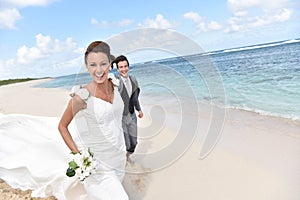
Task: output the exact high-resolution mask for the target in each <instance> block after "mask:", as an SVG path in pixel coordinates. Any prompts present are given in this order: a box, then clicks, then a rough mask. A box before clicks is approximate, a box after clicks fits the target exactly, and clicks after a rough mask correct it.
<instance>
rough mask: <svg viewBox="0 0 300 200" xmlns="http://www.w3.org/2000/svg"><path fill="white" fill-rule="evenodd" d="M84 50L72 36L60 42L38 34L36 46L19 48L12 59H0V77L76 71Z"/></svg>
mask: <svg viewBox="0 0 300 200" xmlns="http://www.w3.org/2000/svg"><path fill="white" fill-rule="evenodd" d="M83 51H84V49H83V48H80V47H78V46H77V44H76V43H75V42H74V41H73V39H72V38H66V39H65V40H64V41H60V40H58V39H53V38H51V37H50V36H44V35H42V34H38V35H36V43H35V45H34V46H30V47H29V46H26V45H23V46H22V47H20V48H19V49H18V51H17V55H16V58H15V59H8V60H1V59H0V79H8V78H22V77H45V76H59V75H64V74H71V73H76V72H78V68H79V67H80V66H82V65H83V63H84V62H83V53H84V52H83Z"/></svg>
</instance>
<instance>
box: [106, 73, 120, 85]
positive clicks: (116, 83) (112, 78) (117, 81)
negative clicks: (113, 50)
mask: <svg viewBox="0 0 300 200" xmlns="http://www.w3.org/2000/svg"><path fill="white" fill-rule="evenodd" d="M107 78H108V80H111V82H112V83H113V84H114V86H117V87H118V86H119V84H120V80H119V79H117V78H116V77H115V75H114V74H113V73H108V75H107Z"/></svg>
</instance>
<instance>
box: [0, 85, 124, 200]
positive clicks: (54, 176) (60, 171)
mask: <svg viewBox="0 0 300 200" xmlns="http://www.w3.org/2000/svg"><path fill="white" fill-rule="evenodd" d="M123 106H124V105H123V101H122V99H121V96H120V94H119V93H118V90H117V89H116V88H115V89H114V100H113V104H111V103H109V102H106V101H104V100H102V99H99V98H96V97H94V96H90V97H89V99H88V100H87V108H86V109H84V110H82V111H80V112H79V113H78V114H77V115H76V117H75V118H74V120H73V121H72V123H71V124H70V126H69V130H70V132H71V133H72V136H73V138H74V140H75V141H76V144H77V145H78V146H79V148H81V147H89V148H90V149H91V151H92V152H93V153H94V157H95V158H96V159H97V160H98V161H99V163H100V164H99V166H100V167H99V169H98V170H97V173H96V174H93V175H91V176H89V177H88V178H87V179H85V180H84V181H83V182H81V181H80V180H79V179H78V178H77V177H71V178H70V177H67V176H66V169H67V168H68V162H69V161H70V159H71V157H70V150H69V149H68V148H67V146H66V144H65V143H64V141H63V139H62V137H61V136H60V133H59V132H58V129H57V125H58V122H59V118H55V117H40V116H32V115H23V114H9V115H4V114H0V143H1V145H0V178H1V179H3V180H5V181H6V182H7V183H8V184H9V185H11V186H12V187H15V188H21V189H23V190H26V189H31V190H33V193H32V195H33V196H36V197H47V196H51V195H53V196H55V197H56V198H57V199H59V200H60V199H68V200H76V199H90V200H94V199H112V200H119V199H120V200H123V199H128V196H127V194H126V192H125V190H124V189H123V186H122V184H121V183H122V180H123V177H124V171H125V164H126V148H125V143H124V137H123V132H122V124H121V118H122V112H123Z"/></svg>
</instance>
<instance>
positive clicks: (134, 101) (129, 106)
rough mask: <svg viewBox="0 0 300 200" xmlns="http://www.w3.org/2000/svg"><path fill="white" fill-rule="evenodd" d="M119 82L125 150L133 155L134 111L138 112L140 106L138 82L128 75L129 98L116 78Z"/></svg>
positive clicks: (134, 135)
mask: <svg viewBox="0 0 300 200" xmlns="http://www.w3.org/2000/svg"><path fill="white" fill-rule="evenodd" d="M118 78H119V80H120V84H119V92H120V94H121V97H122V99H123V101H124V111H123V119H122V128H123V132H124V137H125V143H126V150H127V152H129V153H133V152H134V150H135V147H136V145H137V118H136V114H135V110H137V111H140V110H141V106H140V102H139V99H138V98H139V94H140V88H139V86H138V82H137V80H136V78H135V77H134V76H131V75H129V77H128V78H129V79H130V82H131V86H132V90H131V91H132V93H131V95H130V96H129V95H128V93H127V90H126V87H125V85H124V83H123V81H122V78H121V77H118Z"/></svg>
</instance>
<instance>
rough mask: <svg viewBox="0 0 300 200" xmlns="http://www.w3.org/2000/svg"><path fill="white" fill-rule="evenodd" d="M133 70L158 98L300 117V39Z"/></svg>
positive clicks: (57, 83) (54, 84)
mask: <svg viewBox="0 0 300 200" xmlns="http://www.w3.org/2000/svg"><path fill="white" fill-rule="evenodd" d="M112 72H113V73H116V70H115V69H114V70H113V71H112ZM130 73H131V74H132V75H134V76H136V77H137V80H138V82H139V85H140V87H141V96H142V97H143V98H144V97H145V98H153V99H155V101H156V102H159V101H164V102H167V101H168V99H169V100H170V101H172V98H168V97H187V98H191V97H193V98H196V99H197V101H199V102H203V103H214V104H219V105H221V106H225V107H226V108H233V109H239V110H246V111H250V112H255V113H259V114H261V115H267V116H276V117H281V118H284V119H290V120H295V121H300V39H294V40H286V41H279V42H274V43H267V44H257V45H252V46H246V47H240V48H233V49H225V50H218V51H212V52H205V53H199V54H194V55H187V56H174V57H170V58H166V59H160V60H152V61H147V62H143V63H135V64H131V65H130ZM90 80H91V79H90V76H89V74H87V73H77V74H70V75H66V76H60V77H54V78H53V80H51V81H48V82H45V83H43V84H40V85H38V86H37V87H46V88H65V89H70V88H71V87H72V86H73V85H77V84H86V83H88V82H89V81H90Z"/></svg>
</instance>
